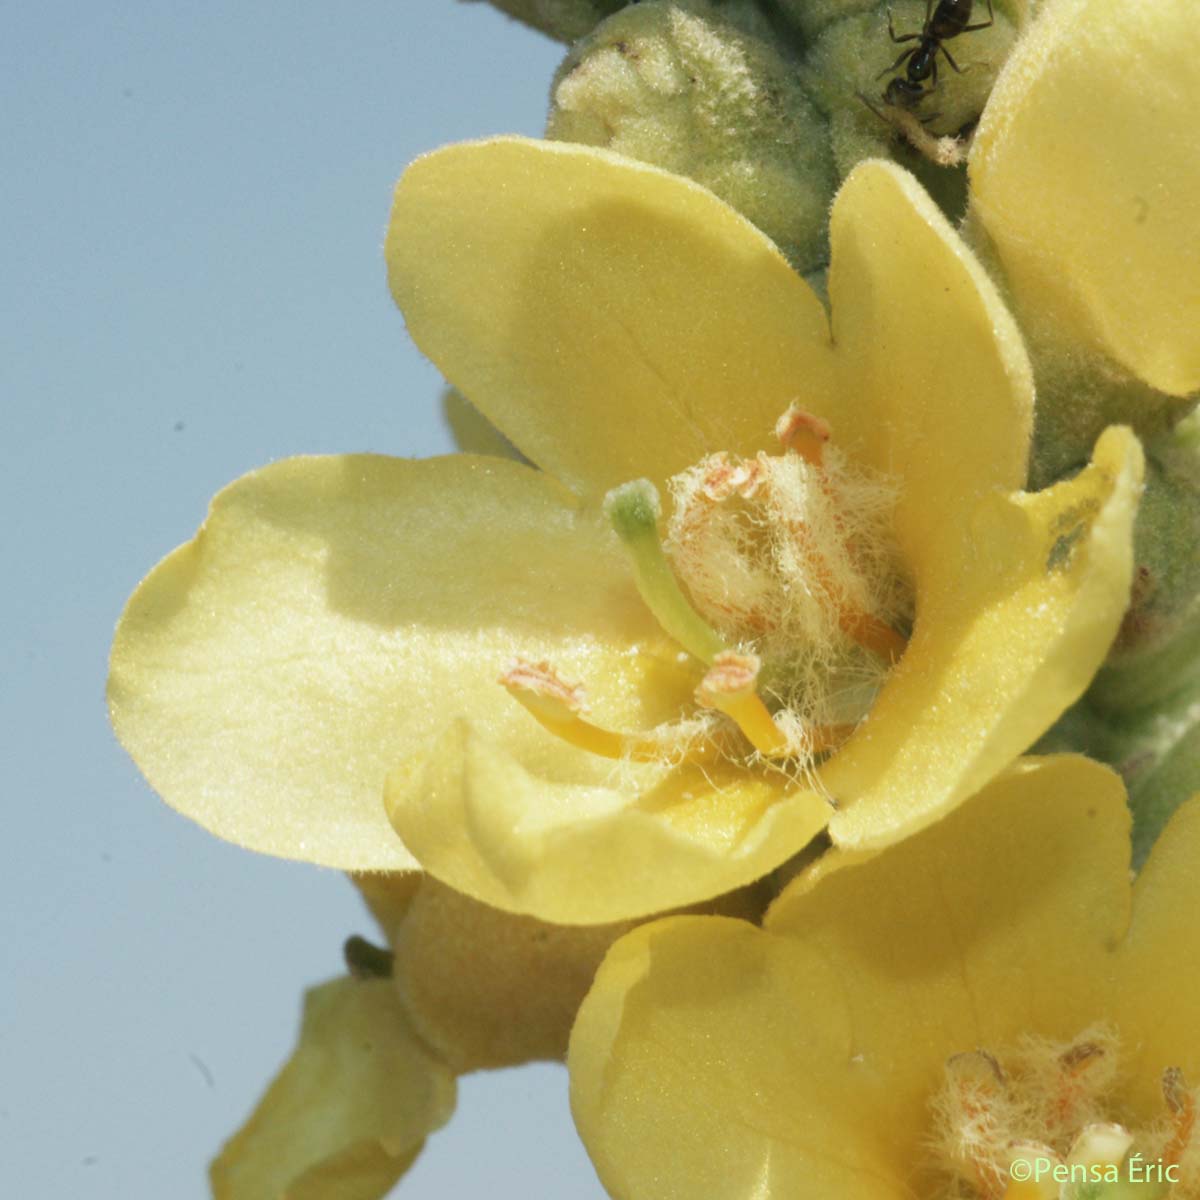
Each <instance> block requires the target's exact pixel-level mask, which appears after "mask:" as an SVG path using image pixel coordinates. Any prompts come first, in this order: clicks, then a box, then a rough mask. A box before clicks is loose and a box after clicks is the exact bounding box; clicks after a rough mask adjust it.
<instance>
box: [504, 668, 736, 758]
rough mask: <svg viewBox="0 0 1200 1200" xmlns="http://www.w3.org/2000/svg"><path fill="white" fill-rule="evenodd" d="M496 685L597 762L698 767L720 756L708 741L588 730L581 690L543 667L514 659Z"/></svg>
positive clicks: (653, 732) (659, 733) (718, 748)
mask: <svg viewBox="0 0 1200 1200" xmlns="http://www.w3.org/2000/svg"><path fill="white" fill-rule="evenodd" d="M500 683H502V684H503V685H504V686H505V688H507V689H508V694H509V695H510V696H512V698H513V699H514V700H516V701H517V702H518V703H519V704H520V705H521V706H522V707H523V708H524V709H525V711H526V712H528V713H529V715H530V716H532V717H533V718H534V720H535V721H537V722H538V724H539V725H541V726H542V728H543V729H545V730H547V731H548V732H549V733H552V734H554V736H555V737H559V738H562V740H563V741H565V742H569V743H570V744H571V745H572V746H578V747H579V748H580V749H581V750H587V751H588V752H589V753H591V754H597V755H599V756H600V757H602V758H629V759H633V760H634V761H635V762H662V761H663V760H664V759H668V758H672V757H676V758H681V759H683V760H686V761H688V762H700V761H703V760H705V759H711V758H716V757H718V756H719V755H720V754H721V753H722V747H721V745H720V744H719V743H718V742H717V741H716V740H715V739H714V738H711V737H701V738H694V737H683V738H681V737H679V736H676V737H671V736H670V735H669V733H664V732H663V731H660V730H650V731H649V732H647V733H616V732H614V731H613V730H611V729H604V728H602V727H601V726H599V725H593V724H592V722H591V721H587V720H584V718H583V717H582V716H581V715H580V714H581V713H584V712H586V711H587V704H586V701H585V699H584V691H583V688H582V686H580V685H579V684H577V683H567V682H566V681H565V680H564V679H563V678H562V677H561V676H560V675H559V674H558V672H557V671H555V669H554V668H553V667H552V666H551V665H550V664H549V663H547V662H540V663H531V662H527V661H526V660H524V659H520V658H519V659H517V660H516V661H515V662H514V663H513V665H512V666H511V667H510V668H509V669H508V670H507V671H506V672H505V673H504V674H503V675H501V676H500Z"/></svg>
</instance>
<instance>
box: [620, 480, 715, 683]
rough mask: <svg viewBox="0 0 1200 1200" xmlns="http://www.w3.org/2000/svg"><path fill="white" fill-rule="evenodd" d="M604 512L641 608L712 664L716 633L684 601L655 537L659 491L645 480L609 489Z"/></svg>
mask: <svg viewBox="0 0 1200 1200" xmlns="http://www.w3.org/2000/svg"><path fill="white" fill-rule="evenodd" d="M604 511H605V513H606V514H607V516H608V519H609V520H610V521H611V522H612V527H613V529H614V530H616V533H617V536H618V537H619V538H620V539H621V541H622V542H624V544H625V548H626V550H628V552H629V557H630V560H631V561H632V563H633V571H634V580H635V582H636V583H637V589H638V591H639V592H640V593H641V596H642V599H643V600H644V601H645V602H646V607H647V608H649V609H650V611H651V612H652V613H653V614H654V616H655V618H656V619H657V620H658V623H659V624H660V625H661V626H662V627H663V628H664V629H665V630H666V631H667V633H669V634H670V635H671V637H673V638H674V639H675V640H676V641H677V642H678V643H679V644H680V645H681V646H682V647H683V648H684V649H685V650H687V652H688V653H689V654H692V655H694V656H695V657H696V658H698V659H700V661H701V662H705V663H711V662H712V661H713V660H714V659H715V658H716V657H717V655H718V654H721V653H722V652H723V651H724V650H725V649H726V646H725V643H724V641H722V639H721V636H720V635H719V634H718V633H717V632H716V631H715V630H714V629H713V628H712V627H711V626H710V625H709V624H708V623H707V622H706V621H705V620H704V618H703V617H701V616H700V615H699V613H697V612H696V610H695V609H694V608H693V607H692V606H691V604H690V603H689V602H688V599H687V597H686V596H684V594H683V591H682V589H681V588H680V586H679V582H678V580H677V579H676V578H675V576H674V574H673V573H672V571H671V568H670V565H669V564H668V563H667V557H666V555H665V554H664V553H663V548H662V542H661V541H660V540H659V536H658V518H659V515H660V514H661V512H662V506H661V504H660V503H659V499H658V491H657V489H656V488H655V487H654V484H652V483H651V482H650V481H649V480H648V479H635V480H633V482H631V483H623V484H622V485H621V486H620V487H617V488H613V490H612V491H611V492H609V493H608V495H607V496H606V497H605V498H604Z"/></svg>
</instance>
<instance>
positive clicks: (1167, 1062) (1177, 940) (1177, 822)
mask: <svg viewBox="0 0 1200 1200" xmlns="http://www.w3.org/2000/svg"><path fill="white" fill-rule="evenodd" d="M1197 863H1200V796H1196V797H1193V798H1192V800H1191V801H1190V802H1188V803H1186V804H1184V805H1182V806H1181V807H1180V808H1179V809H1177V810H1176V812H1175V814H1174V816H1172V818H1171V820H1170V822H1169V823H1168V825H1167V827H1166V829H1165V830H1163V832H1162V834H1161V836H1160V837H1159V839H1158V841H1157V842H1156V843H1155V845H1154V849H1153V850H1152V851H1151V852H1150V857H1149V859H1148V860H1147V862H1146V865H1145V867H1143V869H1142V873H1141V874H1140V875H1139V876H1138V881H1137V884H1136V885H1135V887H1134V893H1133V923H1132V925H1131V927H1130V930H1129V936H1128V938H1127V939H1126V941H1125V945H1124V946H1123V947H1122V954H1121V976H1120V990H1119V997H1118V1010H1117V1011H1118V1014H1119V1015H1118V1017H1117V1022H1118V1026H1119V1027H1120V1028H1122V1029H1127V1030H1136V1031H1137V1036H1136V1038H1134V1037H1130V1038H1128V1042H1129V1045H1128V1051H1129V1054H1130V1058H1131V1060H1133V1062H1132V1063H1131V1065H1132V1066H1133V1069H1132V1071H1131V1082H1132V1088H1133V1095H1134V1101H1135V1103H1137V1104H1139V1105H1140V1107H1141V1110H1142V1113H1143V1115H1144V1116H1146V1117H1148V1118H1150V1117H1157V1116H1158V1115H1159V1114H1160V1113H1161V1111H1162V1092H1161V1079H1162V1072H1163V1070H1164V1068H1166V1067H1179V1068H1180V1069H1181V1070H1182V1071H1183V1073H1184V1076H1185V1078H1186V1079H1187V1081H1188V1084H1189V1086H1191V1087H1195V1086H1196V1084H1197V1083H1200V1006H1197V1003H1196V997H1197V996H1200V936H1198V933H1197V926H1196V917H1197V914H1198V913H1200V871H1198V870H1197Z"/></svg>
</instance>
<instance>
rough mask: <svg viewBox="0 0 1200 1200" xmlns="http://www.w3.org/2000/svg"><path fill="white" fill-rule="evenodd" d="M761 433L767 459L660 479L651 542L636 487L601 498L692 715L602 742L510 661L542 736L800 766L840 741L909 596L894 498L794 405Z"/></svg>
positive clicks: (567, 690)
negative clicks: (675, 660)
mask: <svg viewBox="0 0 1200 1200" xmlns="http://www.w3.org/2000/svg"><path fill="white" fill-rule="evenodd" d="M775 432H776V435H777V437H778V438H779V440H780V442H781V443H782V446H783V453H781V454H776V455H768V454H766V453H759V454H758V455H756V456H755V457H754V458H751V459H741V458H737V457H735V456H733V455H730V454H728V453H724V452H721V453H717V454H711V455H708V456H706V457H705V458H704V459H702V460H701V461H700V462H699V463H697V464H696V465H695V466H693V467H690V468H689V469H688V470H686V471H683V472H681V473H680V474H679V475H676V476H675V477H674V478H672V479H671V481H670V485H669V486H670V492H671V498H672V507H671V515H670V518H669V520H668V521H667V525H666V537H665V540H664V539H663V538H661V537H660V533H659V520H660V517H661V502H660V499H659V496H658V492H657V490H656V489H655V488H654V486H653V485H652V484H651V483H649V482H648V481H647V480H635V481H633V482H631V483H627V484H624V485H622V486H621V487H619V488H615V489H614V490H613V491H612V492H610V493H609V495H608V497H607V499H606V501H605V511H606V512H607V514H608V516H609V519H610V520H611V521H612V524H613V528H614V530H615V531H616V533H617V534H618V536H619V537H620V538H621V540H622V542H623V543H624V545H625V548H626V550H627V552H628V554H629V558H630V561H631V564H632V566H633V570H634V578H635V580H636V582H637V586H638V590H639V591H640V593H641V595H642V598H643V599H644V600H645V602H646V604H647V606H648V607H649V608H650V610H651V611H652V612H653V614H654V616H655V617H656V618H657V620H658V622H659V624H660V625H661V626H662V627H663V629H664V630H665V631H666V632H667V633H668V634H669V635H670V636H671V637H672V638H673V639H674V640H675V641H676V642H677V643H678V644H679V645H680V646H682V647H683V648H684V650H686V651H687V652H688V653H689V654H691V655H692V656H693V657H695V658H697V659H699V660H700V661H701V662H702V663H704V664H705V666H706V667H707V668H708V670H707V673H706V674H705V676H704V678H703V679H702V681H701V682H700V685H699V686H698V687H697V689H696V701H697V704H698V705H699V706H700V708H701V710H702V714H701V715H700V716H698V717H695V718H691V719H689V720H688V721H685V722H682V723H677V724H675V725H671V726H667V727H663V728H661V729H658V730H653V731H650V732H649V733H646V734H637V735H630V734H617V733H613V732H610V731H607V730H604V729H601V728H600V727H598V726H596V725H593V724H591V723H590V722H588V721H587V720H585V718H584V714H585V712H586V701H585V698H584V694H583V691H582V689H581V687H580V686H579V685H578V684H573V683H567V682H566V681H564V680H562V679H560V678H559V677H558V675H557V674H556V672H555V671H554V669H553V667H552V666H551V665H550V664H548V663H537V664H533V663H527V662H518V663H516V664H515V665H514V666H513V667H512V668H511V669H510V670H509V671H508V673H507V674H505V675H504V676H503V678H502V680H501V682H502V683H503V684H504V685H505V686H506V687H507V688H508V689H509V692H510V693H511V694H512V695H513V696H514V697H515V698H516V699H517V700H519V701H520V702H521V703H522V704H524V705H525V707H526V708H527V709H528V710H529V711H530V712H531V713H532V715H533V716H534V717H536V718H537V719H538V720H539V721H540V722H541V723H542V724H543V725H544V726H545V727H546V728H548V729H550V730H551V731H552V732H554V733H556V734H557V735H558V736H560V737H563V738H565V739H566V740H568V741H571V742H573V743H574V744H576V745H579V746H582V747H583V748H585V749H588V750H591V751H593V752H595V753H597V754H604V755H607V756H609V757H632V758H635V759H662V758H669V757H672V756H675V757H680V758H688V759H689V760H690V759H696V758H703V757H706V756H714V755H725V756H727V757H728V756H734V757H736V756H739V754H740V755H741V756H745V754H746V753H747V752H749V753H752V754H756V755H758V756H760V757H762V758H765V759H771V760H775V761H785V762H787V763H788V764H789V765H790V766H792V767H797V768H799V769H801V770H803V769H805V768H807V767H808V766H809V765H811V764H812V762H813V761H814V760H816V759H817V758H818V757H820V756H821V755H822V754H825V753H827V752H828V751H830V750H832V749H834V748H836V747H837V746H838V745H840V744H841V742H842V741H844V740H845V739H846V738H847V737H848V736H849V735H850V733H851V732H853V730H854V728H855V726H856V725H857V724H858V722H859V721H860V720H861V719H862V718H863V717H864V716H865V714H866V713H867V711H868V709H869V708H870V706H871V703H872V702H873V700H874V697H875V694H876V692H877V691H878V689H879V687H880V685H881V683H882V681H883V678H884V676H885V675H886V673H887V671H888V670H889V669H890V667H891V665H892V664H893V662H894V661H895V660H896V659H898V658H899V657H900V655H901V654H902V653H903V652H904V647H905V639H904V637H903V636H901V634H900V633H898V632H897V627H898V626H900V627H903V626H906V625H907V624H908V621H909V613H910V611H911V596H910V593H909V591H908V589H907V587H906V586H905V585H904V583H903V581H902V576H901V573H900V571H899V569H898V563H897V557H896V553H895V548H894V545H893V542H892V538H891V536H890V522H891V513H892V509H893V507H894V503H895V493H894V489H892V488H891V487H889V486H888V485H887V484H886V483H885V482H884V481H883V480H881V479H879V478H877V477H872V476H868V475H866V474H865V473H863V472H861V471H856V470H854V469H852V468H851V467H850V466H849V465H848V464H847V463H846V461H845V459H844V458H843V456H842V455H841V454H840V453H839V452H838V451H837V450H836V449H834V448H832V447H830V446H829V445H828V444H827V443H828V442H829V438H830V430H829V427H828V426H827V425H826V424H825V423H824V422H823V421H821V420H820V419H818V418H816V417H813V416H811V415H810V414H808V413H805V412H803V411H801V410H800V409H797V408H794V407H793V408H791V409H789V410H788V412H786V413H785V414H784V415H783V417H781V418H780V420H779V422H778V424H777V425H776V430H775ZM705 714H707V715H705ZM715 714H720V717H724V718H726V720H725V721H722V720H721V719H720V717H718V716H716V715H715ZM730 723H732V728H731V727H730ZM738 734H740V740H741V749H739V746H738V742H739V738H738V736H737V735H738ZM747 743H748V747H749V750H747V748H746V746H747Z"/></svg>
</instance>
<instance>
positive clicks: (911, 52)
mask: <svg viewBox="0 0 1200 1200" xmlns="http://www.w3.org/2000/svg"><path fill="white" fill-rule="evenodd" d="M919 49H920V47H919V46H914V47H913V48H912V49H911V50H905V51H904V53H903V54H901V55H900V57H899V58H898V59H896V61H895V62H894V63H892V65H891V66H890V67H884V68H883V70H882V71H880V72H879V74H878V75H876V76H875V78H876V79H882V78H883V77H884V76H885V75H887V74H888V73H889V72H891V71H895V70H898V69H899V67H900V64H901V63H902V62H903V61H904V60H905V59H906V58H912V56H913V55H914V54H916V52H917V51H918V50H919Z"/></svg>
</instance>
